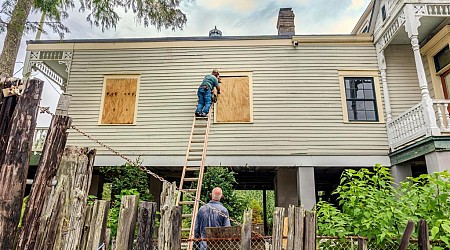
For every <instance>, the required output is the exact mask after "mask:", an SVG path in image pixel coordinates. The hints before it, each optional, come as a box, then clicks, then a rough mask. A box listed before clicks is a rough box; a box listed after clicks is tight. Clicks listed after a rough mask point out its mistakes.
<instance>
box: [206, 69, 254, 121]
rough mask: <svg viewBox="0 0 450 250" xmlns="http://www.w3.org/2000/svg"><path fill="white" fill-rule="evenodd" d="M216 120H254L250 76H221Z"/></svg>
mask: <svg viewBox="0 0 450 250" xmlns="http://www.w3.org/2000/svg"><path fill="white" fill-rule="evenodd" d="M221 78H222V83H220V90H221V93H220V95H219V98H218V100H217V105H216V111H215V122H224V123H225V122H230V123H233V122H252V114H251V112H252V108H251V85H250V77H249V76H221Z"/></svg>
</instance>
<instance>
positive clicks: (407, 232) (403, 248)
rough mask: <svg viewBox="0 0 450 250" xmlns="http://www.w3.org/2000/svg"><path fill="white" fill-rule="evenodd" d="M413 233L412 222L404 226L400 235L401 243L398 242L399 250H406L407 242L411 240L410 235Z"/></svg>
mask: <svg viewBox="0 0 450 250" xmlns="http://www.w3.org/2000/svg"><path fill="white" fill-rule="evenodd" d="M413 231H414V222H412V221H408V223H407V224H406V228H405V231H404V232H403V235H402V241H401V242H400V246H399V247H398V249H399V250H407V249H408V245H409V240H410V239H411V234H412V233H413Z"/></svg>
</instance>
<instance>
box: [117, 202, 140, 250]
mask: <svg viewBox="0 0 450 250" xmlns="http://www.w3.org/2000/svg"><path fill="white" fill-rule="evenodd" d="M138 202H139V196H138V195H124V196H122V200H121V201H120V212H119V222H118V225H117V237H116V248H117V249H120V250H128V249H129V250H131V249H133V236H134V228H135V227H136V218H137V210H138Z"/></svg>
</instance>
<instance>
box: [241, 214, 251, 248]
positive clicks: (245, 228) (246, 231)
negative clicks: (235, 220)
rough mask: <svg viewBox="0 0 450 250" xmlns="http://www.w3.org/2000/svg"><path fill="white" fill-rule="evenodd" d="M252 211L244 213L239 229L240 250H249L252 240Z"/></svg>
mask: <svg viewBox="0 0 450 250" xmlns="http://www.w3.org/2000/svg"><path fill="white" fill-rule="evenodd" d="M251 230H252V209H248V210H246V211H245V212H244V216H243V223H242V229H241V248H240V249H241V250H250V248H251V240H252V232H251Z"/></svg>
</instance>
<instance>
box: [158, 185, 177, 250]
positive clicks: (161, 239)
mask: <svg viewBox="0 0 450 250" xmlns="http://www.w3.org/2000/svg"><path fill="white" fill-rule="evenodd" d="M175 187H176V184H175V183H169V182H163V188H162V192H161V205H160V211H161V220H160V223H159V230H158V250H172V249H173V248H172V246H173V239H172V229H173V228H172V223H173V222H172V216H171V215H172V210H173V207H175V199H176V197H177V196H176V195H175Z"/></svg>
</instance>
